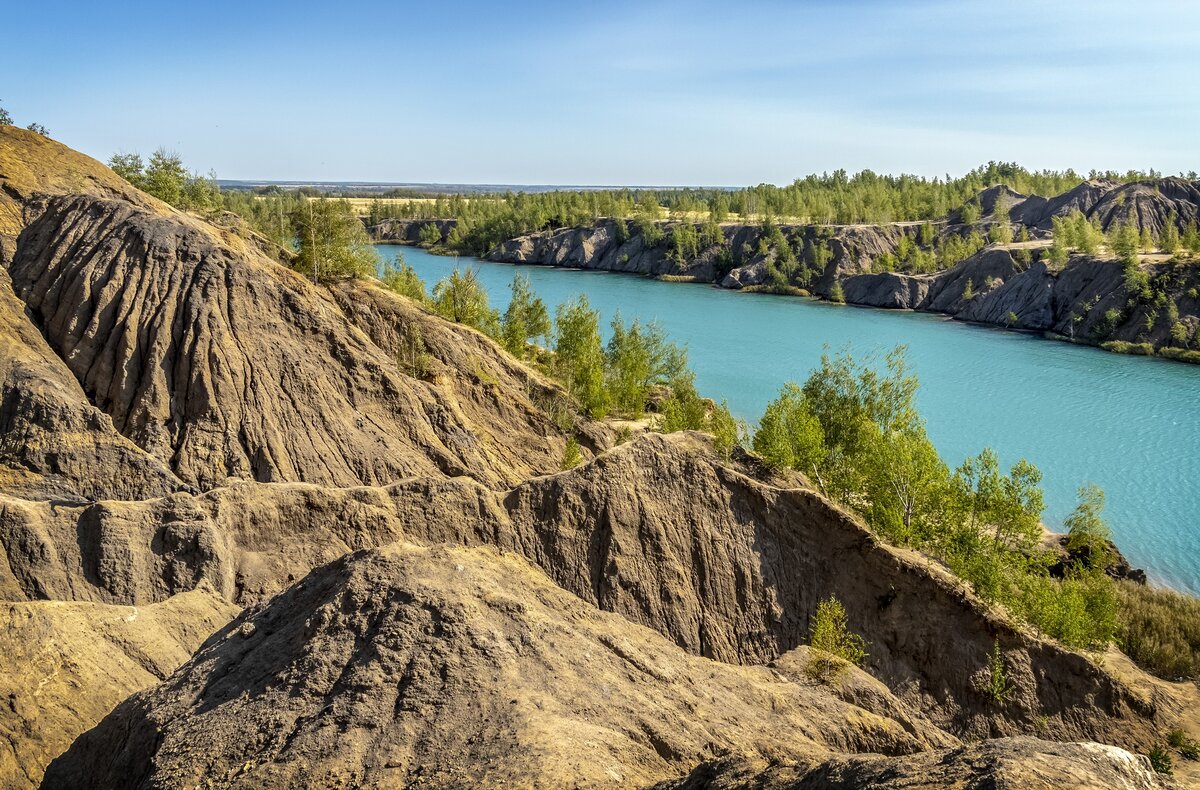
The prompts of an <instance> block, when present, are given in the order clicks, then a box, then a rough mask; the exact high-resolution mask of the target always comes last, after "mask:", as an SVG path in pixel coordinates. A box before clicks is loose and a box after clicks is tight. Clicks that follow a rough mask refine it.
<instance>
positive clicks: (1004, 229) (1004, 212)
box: [988, 192, 1013, 244]
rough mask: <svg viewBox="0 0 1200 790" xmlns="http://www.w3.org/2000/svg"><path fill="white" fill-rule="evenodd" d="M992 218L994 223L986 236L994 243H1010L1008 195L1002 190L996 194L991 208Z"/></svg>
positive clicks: (1010, 227) (1011, 236) (1011, 234)
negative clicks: (994, 203)
mask: <svg viewBox="0 0 1200 790" xmlns="http://www.w3.org/2000/svg"><path fill="white" fill-rule="evenodd" d="M992 219H993V220H994V221H995V223H996V224H995V225H993V226H992V229H991V230H990V231H988V238H990V239H991V240H992V241H993V242H995V243H996V244H1011V243H1012V240H1013V231H1012V225H1010V224H1009V216H1008V196H1007V195H1006V194H1005V193H1003V192H1001V193H1000V194H998V195H997V196H996V205H995V208H993V209H992Z"/></svg>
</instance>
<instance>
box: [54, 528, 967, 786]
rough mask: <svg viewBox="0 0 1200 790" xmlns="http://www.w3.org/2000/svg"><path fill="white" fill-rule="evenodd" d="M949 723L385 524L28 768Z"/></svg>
mask: <svg viewBox="0 0 1200 790" xmlns="http://www.w3.org/2000/svg"><path fill="white" fill-rule="evenodd" d="M852 682H854V681H852ZM857 682H866V683H869V682H870V681H869V679H863V680H861V681H857ZM894 709H895V710H902V708H901V707H900V706H899V705H898V704H897V705H894ZM818 722H820V723H819V724H818ZM948 743H953V739H951V738H949V736H947V735H945V734H944V733H941V732H938V731H937V730H935V729H933V728H929V727H927V726H924V725H919V724H914V723H913V722H912V721H909V720H903V719H902V720H896V719H892V718H887V717H884V716H880V715H878V714H876V713H872V712H870V711H867V710H864V709H862V708H860V707H858V706H855V705H852V704H849V703H846V702H844V701H842V700H841V699H839V698H838V697H837V696H835V695H834V694H833V693H831V692H830V691H829V690H828V689H827V688H826V687H824V686H822V685H820V684H817V683H813V682H811V681H806V682H798V681H795V680H792V679H789V678H787V677H785V676H782V675H780V674H779V673H777V672H773V671H771V670H770V669H768V668H765V667H734V666H728V665H723V664H719V663H714V662H711V661H706V660H704V659H700V658H696V657H694V656H691V655H688V654H687V653H685V652H684V651H682V650H680V649H679V648H677V647H675V646H674V645H671V644H670V643H668V642H667V641H666V640H664V639H663V638H662V637H661V636H659V635H658V634H655V633H654V632H652V631H650V630H648V629H645V628H640V627H637V626H634V625H631V624H630V623H628V622H627V621H625V620H624V619H622V618H620V617H617V616H614V615H610V614H605V613H603V612H599V611H597V610H596V609H594V608H593V607H591V606H588V605H586V604H585V603H583V602H582V601H580V600H579V599H578V598H576V597H574V596H572V595H570V594H568V593H566V592H564V591H562V590H561V589H559V588H558V587H556V586H554V585H553V584H552V583H551V582H550V581H549V580H548V579H546V577H545V576H544V575H542V574H541V573H539V572H537V571H536V570H535V569H533V568H532V567H531V566H529V565H528V564H527V563H525V562H523V561H520V560H518V559H517V558H515V557H512V556H511V555H510V556H507V557H505V556H500V555H497V554H496V553H494V552H493V551H490V550H482V549H472V550H468V549H449V548H435V549H425V548H416V547H411V546H406V545H403V544H397V545H394V546H392V547H390V548H388V549H386V550H383V551H373V552H359V553H356V554H352V555H349V556H348V557H346V558H344V559H342V560H339V561H337V562H335V563H333V564H332V565H330V566H327V567H324V568H321V569H319V570H317V571H315V572H314V573H313V574H311V575H310V576H309V577H307V578H305V579H304V580H302V581H301V582H300V583H298V584H297V585H296V586H294V587H293V588H292V589H290V590H288V592H286V593H285V594H283V595H281V596H279V597H278V598H276V599H274V600H273V601H272V602H271V603H270V604H269V605H268V606H266V607H265V608H263V609H261V610H257V611H253V612H248V613H246V614H245V615H243V616H242V617H240V618H238V619H236V620H235V621H234V622H232V623H231V624H230V625H229V626H227V627H226V628H224V629H223V630H222V631H221V632H220V633H219V634H218V635H217V636H215V637H214V638H213V639H211V640H209V642H208V643H207V644H206V645H205V646H204V647H203V648H201V649H200V650H199V651H198V652H197V653H196V655H195V656H194V657H193V659H192V660H191V661H189V662H188V663H187V664H186V665H184V666H183V667H182V668H181V669H180V670H179V671H178V672H177V673H176V674H175V675H174V676H173V677H171V678H170V679H169V680H168V681H167V682H165V683H164V684H162V685H160V686H159V687H158V688H156V689H154V690H152V691H149V692H146V693H142V694H139V695H135V696H134V697H132V698H131V699H130V700H128V701H127V702H125V703H124V704H122V705H120V706H119V707H118V708H117V709H116V710H115V711H114V712H113V713H112V715H110V716H109V717H108V718H107V719H105V721H104V722H103V723H102V724H101V725H100V726H99V727H97V728H96V729H94V730H93V731H91V732H89V733H87V734H86V735H84V736H83V737H81V738H80V739H79V740H78V741H77V742H76V743H75V745H74V746H73V747H72V748H71V749H70V750H69V751H68V752H67V753H66V754H65V755H64V756H63V757H61V758H59V759H58V760H57V761H56V762H55V763H54V764H53V765H52V766H51V768H50V770H49V771H48V772H47V774H46V780H45V784H46V785H47V786H51V787H81V786H83V785H85V784H91V785H93V786H97V785H98V786H104V787H113V788H117V787H134V786H147V785H149V786H175V787H178V786H193V785H197V784H201V783H203V782H204V781H207V782H211V783H214V784H215V785H216V786H236V787H250V786H259V787H264V786H265V787H282V786H293V787H294V786H357V787H397V786H407V785H409V784H412V783H415V782H420V783H422V784H425V785H430V786H436V787H449V786H464V785H472V786H480V785H484V786H500V785H507V784H513V783H515V784H521V785H524V784H527V783H532V784H536V785H537V786H545V787H556V786H564V785H606V786H607V785H619V786H631V785H633V786H636V785H640V784H646V783H649V782H652V781H656V780H659V779H663V778H666V777H669V776H671V775H672V774H674V773H678V772H679V770H680V768H681V767H684V766H690V765H693V764H695V763H696V762H697V761H699V760H702V759H704V758H705V757H706V756H710V755H711V756H715V755H717V754H720V753H723V752H726V751H728V750H731V749H736V750H738V751H745V752H749V753H751V754H754V755H757V756H760V757H766V758H778V757H784V758H786V757H792V758H793V759H794V758H796V757H798V756H801V755H808V754H827V753H829V752H830V751H834V750H836V751H870V752H875V753H882V754H906V753H910V752H914V751H917V750H920V749H926V748H930V747H931V746H935V745H939V744H948Z"/></svg>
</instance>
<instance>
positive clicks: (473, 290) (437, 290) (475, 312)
mask: <svg viewBox="0 0 1200 790" xmlns="http://www.w3.org/2000/svg"><path fill="white" fill-rule="evenodd" d="M430 305H431V306H432V307H433V309H434V310H435V311H437V313H438V314H439V315H440V316H442V317H443V318H446V319H448V320H450V321H454V322H455V323H458V324H466V325H467V326H472V327H475V328H476V329H478V330H479V331H480V332H483V333H484V334H487V335H490V336H492V337H498V336H499V334H500V315H499V313H497V312H496V311H495V310H493V309H492V307H491V305H489V304H488V295H487V291H486V290H484V287H483V284H482V283H480V282H479V275H478V274H477V273H476V272H475V270H474V269H467V270H466V271H462V270H460V269H455V270H454V271H453V272H451V273H450V275H449V276H448V277H445V278H443V279H441V280H439V281H438V283H437V285H435V286H433V299H432V300H431V302H430Z"/></svg>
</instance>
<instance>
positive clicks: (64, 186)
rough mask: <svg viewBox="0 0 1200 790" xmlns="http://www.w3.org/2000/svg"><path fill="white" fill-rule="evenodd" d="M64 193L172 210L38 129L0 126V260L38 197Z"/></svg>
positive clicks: (30, 216)
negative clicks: (33, 130)
mask: <svg viewBox="0 0 1200 790" xmlns="http://www.w3.org/2000/svg"><path fill="white" fill-rule="evenodd" d="M63 194H71V195H91V196H93V197H102V198H111V199H118V200H124V201H127V202H129V203H132V204H134V205H136V206H139V207H142V208H147V209H150V210H153V211H162V212H170V211H171V210H172V209H171V208H170V207H169V206H167V205H166V204H165V203H163V202H162V201H160V200H157V199H156V198H153V197H150V196H149V195H147V194H145V193H144V192H141V191H139V190H137V189H135V188H133V187H132V186H130V185H129V183H128V182H127V181H126V180H125V179H123V178H121V177H120V176H118V175H117V174H116V173H114V172H113V171H111V170H109V169H108V168H107V167H105V166H104V165H102V164H100V163H99V162H97V161H96V160H95V159H92V158H91V157H88V156H84V155H83V154H81V153H79V152H78V151H73V150H71V149H70V148H67V147H66V146H65V145H63V144H62V143H59V142H56V141H54V140H51V139H50V138H49V137H46V136H45V135H41V134H38V133H37V132H31V131H27V130H25V129H21V128H18V127H16V126H11V125H7V124H5V125H0V264H5V265H6V264H7V263H8V262H9V261H10V260H12V257H13V255H14V253H15V251H16V240H17V236H18V235H19V234H20V233H21V230H22V229H24V228H25V226H26V225H28V224H29V222H30V221H31V220H32V219H33V218H35V217H36V216H37V215H38V213H39V210H40V206H39V205H38V201H37V200H36V198H37V196H39V195H63Z"/></svg>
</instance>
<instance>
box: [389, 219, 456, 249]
mask: <svg viewBox="0 0 1200 790" xmlns="http://www.w3.org/2000/svg"><path fill="white" fill-rule="evenodd" d="M457 224H458V220H454V219H385V220H383V221H382V222H380V223H379V224H377V225H371V226H370V227H368V228H367V231H368V233H369V234H370V236H371V239H372V240H373V241H379V242H386V243H392V244H417V243H419V242H420V241H421V231H422V230H424V229H425V228H426V227H428V226H430V225H432V226H433V227H435V228H437V231H438V233H439V234H440V235H441V241H443V242H444V241H446V237H447V236H449V235H450V231H452V230H454V226H455V225H457Z"/></svg>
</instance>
